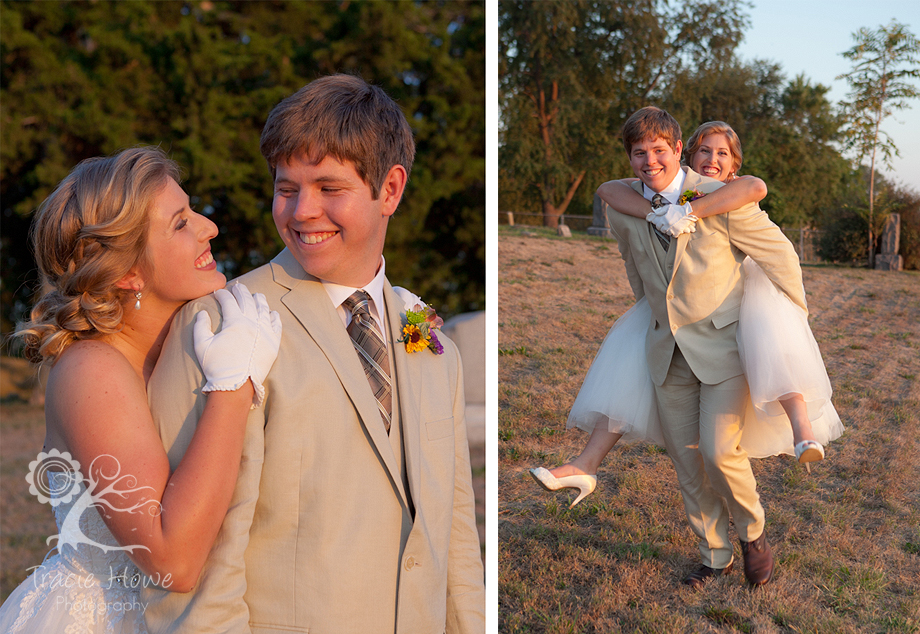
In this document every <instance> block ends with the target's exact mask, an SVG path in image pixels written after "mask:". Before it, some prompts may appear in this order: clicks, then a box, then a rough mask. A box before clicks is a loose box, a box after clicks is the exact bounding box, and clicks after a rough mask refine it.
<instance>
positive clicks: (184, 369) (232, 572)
mask: <svg viewBox="0 0 920 634" xmlns="http://www.w3.org/2000/svg"><path fill="white" fill-rule="evenodd" d="M199 310H207V311H208V312H209V313H210V315H211V323H212V324H213V329H214V330H215V331H216V330H217V329H218V328H219V327H220V311H219V307H218V304H217V302H216V301H215V300H214V299H213V297H211V296H208V297H205V298H202V299H200V300H197V301H195V302H192V303H190V304H188V305H186V306H185V307H184V308H183V309H182V310H181V311H180V313H179V314H178V315H177V316H176V318H175V320H174V321H173V324H172V328H171V330H170V333H169V335H168V337H167V338H166V341H165V343H164V347H163V351H162V353H161V355H160V359H159V361H158V363H157V367H156V369H155V370H154V373H153V375H152V376H151V379H150V383H149V384H148V400H149V402H150V409H151V412H152V413H153V417H154V422H155V424H156V425H157V428H158V431H159V433H160V438H161V439H162V441H163V445H164V447H165V448H166V452H167V455H168V456H169V463H170V469H171V470H175V468H176V466H177V465H178V464H179V462H180V461H181V460H182V457H183V456H184V455H185V451H186V450H187V449H188V446H189V443H190V442H191V439H192V436H193V434H194V432H195V428H196V427H197V424H198V419H199V418H200V416H201V414H202V412H203V411H204V406H205V403H206V400H207V396H206V395H203V394H202V393H201V387H202V386H203V385H204V384H205V379H204V376H203V374H202V372H201V368H200V366H199V365H198V359H197V357H196V356H195V352H194V345H193V337H192V324H193V322H194V318H195V315H196V314H197V313H198V311H199ZM264 412H265V410H264V408H258V409H255V410H252V411H251V412H250V415H249V421H248V423H247V427H246V437H245V441H244V447H243V455H242V459H241V463H240V471H239V475H238V477H237V484H236V489H235V490H234V492H233V497H232V498H231V501H230V508H229V509H228V511H227V515H226V517H225V518H224V522H223V524H222V525H221V528H220V531H219V533H218V535H217V539H216V541H215V543H214V546H213V547H212V549H211V553H210V555H209V556H208V560H207V562H206V563H205V566H204V569H203V570H202V572H201V576H200V577H199V579H198V583H197V584H196V586H195V589H194V590H192V591H191V592H188V593H182V594H180V593H172V592H164V591H162V590H158V589H155V588H150V589H147V590H145V591H144V595H143V597H142V598H143V600H144V602H148V603H149V606H148V607H147V610H146V611H145V619H146V622H147V628H148V630H149V631H150V634H174V633H180V632H194V633H195V634H205V633H215V634H216V633H218V632H220V633H223V634H244V633H248V632H249V631H250V630H249V608H248V606H247V605H246V603H245V602H244V600H243V595H244V593H245V592H246V575H245V573H246V570H245V564H244V557H243V554H244V552H245V551H246V546H247V545H248V543H249V528H250V526H251V524H252V518H253V513H254V512H255V506H256V500H257V498H258V495H259V482H260V478H261V474H262V463H263V456H264V433H263V430H264V423H265V421H264ZM167 511H168V509H167Z"/></svg>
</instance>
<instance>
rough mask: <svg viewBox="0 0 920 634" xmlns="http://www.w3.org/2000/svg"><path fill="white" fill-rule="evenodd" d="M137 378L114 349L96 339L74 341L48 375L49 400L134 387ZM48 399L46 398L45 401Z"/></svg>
mask: <svg viewBox="0 0 920 634" xmlns="http://www.w3.org/2000/svg"><path fill="white" fill-rule="evenodd" d="M139 380H140V378H139V377H138V375H137V373H136V372H135V371H134V368H133V367H132V366H131V364H130V363H129V362H128V359H127V358H125V355H123V354H122V353H121V352H120V351H119V350H118V349H117V348H115V347H114V346H112V345H110V344H108V343H106V342H104V341H98V340H84V341H76V342H74V343H73V344H71V345H70V346H69V347H68V348H67V350H65V351H64V352H63V353H62V354H61V356H60V357H58V360H57V362H56V363H55V364H54V366H53V367H52V368H51V372H50V373H49V375H48V389H47V393H48V397H54V396H62V397H66V396H68V395H69V394H70V393H71V392H72V391H78V392H79V393H80V394H83V395H87V396H89V395H91V394H93V393H95V392H97V391H100V390H101V391H110V390H112V389H113V388H121V389H124V388H125V387H128V386H131V385H134V384H136V383H137V382H138V381H139ZM46 400H47V399H46Z"/></svg>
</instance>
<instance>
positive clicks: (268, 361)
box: [193, 284, 281, 409]
mask: <svg viewBox="0 0 920 634" xmlns="http://www.w3.org/2000/svg"><path fill="white" fill-rule="evenodd" d="M214 296H215V297H216V298H217V301H218V302H220V309H221V314H222V315H223V324H222V326H221V329H220V332H218V333H217V334H214V333H212V332H211V316H210V315H209V314H208V313H207V311H204V310H202V311H200V312H199V313H198V314H197V315H196V316H195V326H194V331H193V334H194V337H195V355H196V356H197V357H198V362H199V363H200V364H201V369H202V371H203V372H204V376H205V378H206V379H207V380H208V382H207V383H206V384H205V386H204V387H203V388H202V390H201V391H202V392H214V391H221V392H231V391H234V390H238V389H239V388H240V386H242V385H243V384H244V383H245V382H246V380H247V379H249V380H251V381H252V386H253V388H255V394H254V395H253V397H252V407H253V409H255V408H256V407H259V406H260V405H262V402H263V401H264V400H265V387H264V386H263V385H262V383H263V382H264V381H265V377H266V376H267V375H268V371H269V370H270V369H271V367H272V364H273V363H274V362H275V357H277V356H278V348H279V347H280V346H281V316H280V315H279V314H278V312H277V311H274V310H273V311H269V310H268V302H267V301H266V300H265V295H263V294H262V293H256V294H255V295H251V294H250V293H249V289H247V288H246V287H245V286H244V285H243V284H234V285H233V286H232V287H230V290H229V291H227V290H225V289H219V290H217V291H215V292H214Z"/></svg>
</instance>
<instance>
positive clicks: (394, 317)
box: [383, 281, 425, 501]
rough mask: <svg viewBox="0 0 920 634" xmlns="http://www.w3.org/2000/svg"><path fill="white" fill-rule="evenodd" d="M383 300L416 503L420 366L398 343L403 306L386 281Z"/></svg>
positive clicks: (419, 422)
mask: <svg viewBox="0 0 920 634" xmlns="http://www.w3.org/2000/svg"><path fill="white" fill-rule="evenodd" d="M383 299H384V302H385V303H386V310H387V326H388V329H389V331H390V332H389V335H390V360H391V363H392V364H393V367H395V369H396V381H395V382H394V385H393V389H394V391H396V392H397V402H398V403H399V419H400V424H401V425H402V438H403V448H404V451H405V455H406V475H407V477H408V481H409V490H410V492H411V494H412V499H413V500H416V501H417V500H418V495H419V486H420V484H421V446H420V443H421V427H422V415H421V395H422V388H423V385H422V364H421V363H419V361H420V359H413V358H412V357H411V355H409V353H407V352H406V346H405V345H404V344H402V343H398V342H397V340H398V339H401V338H402V327H403V315H404V314H405V305H404V303H403V301H402V300H401V299H400V297H399V295H397V294H396V293H395V292H394V291H393V287H392V286H391V285H390V282H389V281H387V282H386V283H385V284H384V288H383ZM424 353H425V352H424V351H423V352H416V353H415V354H417V355H418V354H424Z"/></svg>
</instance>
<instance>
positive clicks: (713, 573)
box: [684, 562, 735, 590]
mask: <svg viewBox="0 0 920 634" xmlns="http://www.w3.org/2000/svg"><path fill="white" fill-rule="evenodd" d="M734 565H735V564H734V562H732V563H730V564H728V565H727V566H725V567H724V568H722V569H721V570H718V569H716V568H710V567H709V566H705V565H702V564H701V565H700V567H699V568H697V569H696V570H694V571H693V572H691V573H690V574H689V575H687V576H686V577H684V583H685V584H687V585H688V586H691V587H693V588H695V589H696V590H699V589H700V588H702V587H703V586H704V585H705V584H706V580H707V579H709V578H710V577H721V576H722V575H727V574H729V573H730V572H731V571H732V568H733V567H734Z"/></svg>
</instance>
